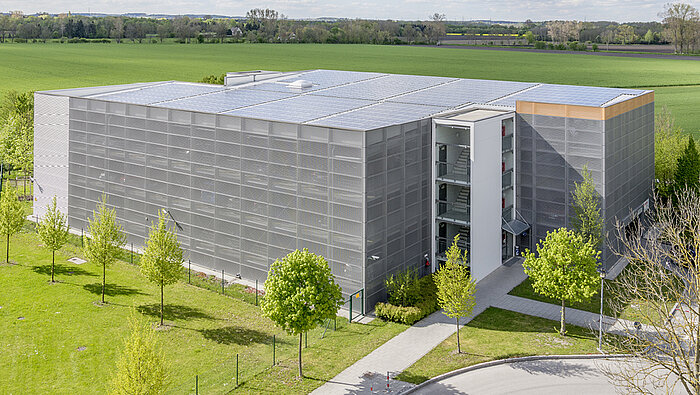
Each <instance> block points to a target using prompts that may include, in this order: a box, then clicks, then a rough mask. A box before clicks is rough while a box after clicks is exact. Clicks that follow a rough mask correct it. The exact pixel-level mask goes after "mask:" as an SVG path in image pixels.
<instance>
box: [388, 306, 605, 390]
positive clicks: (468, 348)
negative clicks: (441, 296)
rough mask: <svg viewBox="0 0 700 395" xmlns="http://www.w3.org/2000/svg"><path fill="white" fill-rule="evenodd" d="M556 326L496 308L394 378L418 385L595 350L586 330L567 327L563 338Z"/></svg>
mask: <svg viewBox="0 0 700 395" xmlns="http://www.w3.org/2000/svg"><path fill="white" fill-rule="evenodd" d="M558 327H559V323H558V322H555V321H550V320H546V319H544V318H539V317H532V316H529V315H525V314H520V313H515V312H511V311H507V310H501V309H497V308H493V307H491V308H488V309H486V311H484V312H483V313H481V314H479V315H478V316H477V317H476V318H474V319H473V320H472V321H471V322H470V323H469V324H467V325H466V326H464V327H462V328H461V329H460V337H459V338H460V342H461V345H462V353H461V354H458V353H457V335H456V334H454V335H452V336H450V337H449V338H448V339H447V340H445V341H444V342H442V343H440V345H439V346H437V347H435V348H434V349H433V350H432V351H430V352H429V353H428V354H426V355H425V356H424V357H423V358H421V359H419V360H418V361H417V362H416V363H414V364H413V365H411V367H409V368H408V369H406V370H405V371H403V373H401V374H400V375H399V376H397V377H396V378H397V379H398V380H403V381H408V382H410V383H415V384H419V383H422V382H424V381H426V380H428V379H429V378H432V377H435V376H438V375H440V374H443V373H447V372H450V371H453V370H455V369H459V368H463V367H466V366H471V365H476V364H478V363H482V362H487V361H493V360H497V359H504V358H512V357H522V356H528V355H550V354H551V355H557V354H560V355H561V354H590V353H596V352H597V350H596V347H597V346H598V343H597V340H596V336H595V334H592V333H591V332H590V331H589V330H588V329H584V328H580V327H577V326H573V325H567V327H566V328H567V336H566V337H561V336H559V334H558V333H557V332H556V328H558Z"/></svg>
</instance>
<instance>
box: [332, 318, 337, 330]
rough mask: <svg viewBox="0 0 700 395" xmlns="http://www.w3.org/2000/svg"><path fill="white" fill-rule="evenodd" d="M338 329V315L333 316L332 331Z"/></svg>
mask: <svg viewBox="0 0 700 395" xmlns="http://www.w3.org/2000/svg"><path fill="white" fill-rule="evenodd" d="M336 329H338V317H333V332H335V330H336Z"/></svg>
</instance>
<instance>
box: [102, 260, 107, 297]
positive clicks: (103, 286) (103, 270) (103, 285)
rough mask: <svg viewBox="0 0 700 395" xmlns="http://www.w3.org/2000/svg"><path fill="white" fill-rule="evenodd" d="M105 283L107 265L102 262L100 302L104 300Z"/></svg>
mask: <svg viewBox="0 0 700 395" xmlns="http://www.w3.org/2000/svg"><path fill="white" fill-rule="evenodd" d="M106 283H107V265H105V264H104V263H103V264H102V304H104V302H105V284H106Z"/></svg>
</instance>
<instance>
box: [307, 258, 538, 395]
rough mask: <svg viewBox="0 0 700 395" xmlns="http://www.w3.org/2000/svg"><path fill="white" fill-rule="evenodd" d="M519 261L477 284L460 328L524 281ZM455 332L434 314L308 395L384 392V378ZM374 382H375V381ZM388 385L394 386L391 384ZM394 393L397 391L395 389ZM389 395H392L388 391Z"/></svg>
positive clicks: (450, 322) (452, 323)
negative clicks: (473, 301)
mask: <svg viewBox="0 0 700 395" xmlns="http://www.w3.org/2000/svg"><path fill="white" fill-rule="evenodd" d="M525 277H526V276H525V273H524V272H523V267H522V265H521V264H520V262H519V261H515V262H514V263H512V264H510V265H508V266H501V267H499V268H498V269H497V270H495V271H494V272H493V273H491V274H490V275H488V276H487V277H486V278H485V279H483V280H481V281H479V283H478V284H477V291H476V294H475V299H476V306H475V307H474V311H473V313H472V315H471V316H470V317H467V318H466V319H463V320H461V321H460V324H462V325H464V324H466V323H468V322H469V321H471V320H472V319H473V318H474V317H476V316H477V315H479V314H481V313H482V312H483V311H484V310H486V309H487V308H488V307H490V306H492V305H493V304H494V303H495V302H496V301H498V300H499V299H500V298H501V297H502V296H503V295H505V294H507V293H508V292H510V290H511V289H513V287H515V286H516V285H518V284H520V283H521V282H522V281H523V280H524V279H525ZM455 331H456V325H455V321H454V320H453V319H452V318H448V317H447V316H445V315H444V314H443V313H442V311H437V312H435V313H433V314H431V315H429V316H428V317H426V318H424V319H423V320H421V321H419V322H417V323H416V324H414V325H413V326H412V327H410V328H408V329H406V330H405V331H403V332H402V333H400V334H398V335H396V336H395V337H394V338H393V339H391V340H389V341H388V342H386V343H384V344H383V345H382V346H380V347H379V348H377V349H375V350H374V351H372V352H371V353H369V354H368V355H367V356H365V357H364V358H362V359H361V360H359V361H357V362H356V363H355V364H353V365H352V366H350V367H348V368H347V369H345V370H344V371H343V372H341V373H340V374H338V375H337V376H335V377H334V378H333V379H331V380H330V381H328V382H327V383H326V384H324V385H322V386H321V387H319V388H317V389H316V390H315V391H313V392H312V394H318V395H320V394H324V395H325V394H359V393H368V392H369V390H370V387H373V388H372V389H374V390H376V389H377V387H379V386H382V387H383V389H384V390H385V391H386V375H387V373H388V374H389V376H390V377H392V378H393V377H394V376H396V375H397V374H399V373H400V372H402V371H404V370H405V369H407V368H408V367H409V366H411V365H413V364H414V363H415V362H416V361H417V360H419V359H420V358H421V357H422V356H423V355H425V354H427V353H428V352H429V351H430V350H432V349H433V348H435V347H436V346H437V345H438V344H440V343H442V342H443V341H444V340H445V339H447V338H448V337H450V335H452V334H453V333H455ZM375 378H379V380H376V379H375ZM391 383H392V384H393V383H395V382H393V381H392V382H391ZM397 390H398V388H397ZM392 392H393V391H392Z"/></svg>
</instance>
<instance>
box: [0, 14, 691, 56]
mask: <svg viewBox="0 0 700 395" xmlns="http://www.w3.org/2000/svg"><path fill="white" fill-rule="evenodd" d="M658 16H659V17H660V18H662V22H631V23H624V24H621V23H617V22H614V21H592V22H582V21H577V20H553V21H541V22H533V21H531V20H529V19H528V20H527V21H525V22H523V23H507V22H502V23H487V22H482V21H467V22H458V21H447V19H446V16H445V15H444V14H439V13H435V14H432V15H430V16H429V17H428V18H427V19H426V20H424V21H394V20H365V19H344V20H337V21H322V20H295V19H288V18H286V17H285V16H284V15H283V14H280V13H279V12H277V11H275V10H272V9H260V8H256V9H252V10H250V11H248V13H247V14H246V16H245V18H213V17H208V16H205V17H203V18H194V17H188V16H181V17H177V18H171V19H169V18H151V17H133V16H85V15H73V14H70V13H67V14H59V15H57V16H52V15H49V14H38V15H24V14H23V13H22V12H20V11H13V12H10V13H7V14H1V15H0V43H2V42H5V41H6V40H9V41H12V42H16V41H19V42H25V41H29V40H32V41H39V42H46V41H48V40H60V41H61V42H64V41H69V42H76V41H77V42H83V41H89V40H97V41H104V42H107V41H109V42H111V41H115V42H117V43H120V42H122V41H124V40H127V41H131V42H137V41H138V42H139V43H141V42H143V41H144V40H146V42H162V41H163V40H165V39H171V40H172V39H175V40H176V41H177V42H181V43H189V42H191V41H195V42H199V43H205V42H208V43H217V42H218V43H223V42H256V43H272V42H274V43H296V42H298V43H339V44H436V43H439V42H440V40H441V38H443V37H444V36H445V35H446V34H447V33H451V34H459V35H463V36H465V37H468V38H471V39H485V42H489V43H495V44H498V43H499V41H498V39H499V38H504V39H509V40H510V39H514V40H515V42H511V44H525V43H526V42H527V44H528V45H534V44H536V43H537V42H538V41H539V42H550V43H554V44H557V43H558V44H563V43H567V42H570V41H573V42H579V41H580V42H587V43H596V44H607V45H609V44H611V43H619V44H631V43H643V44H669V43H670V44H673V45H674V48H675V52H677V53H689V52H695V51H698V50H700V17H699V15H698V10H697V9H696V8H695V7H693V6H692V5H690V4H685V3H670V4H667V5H665V6H664V9H663V11H662V12H660V13H659V14H658ZM494 39H495V40H496V41H495V42H494ZM489 40H490V41H489ZM482 41H484V40H482ZM500 43H501V44H502V43H503V40H500ZM540 45H541V44H540Z"/></svg>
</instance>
